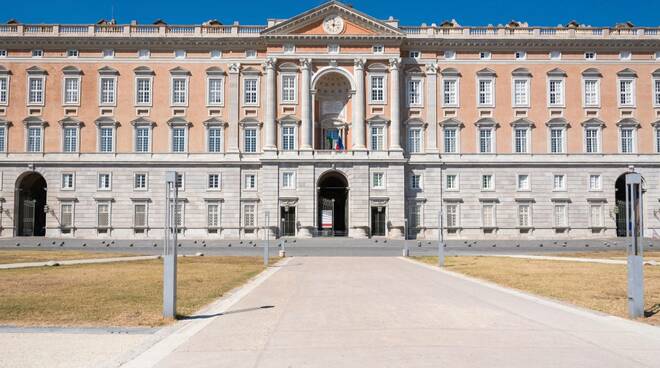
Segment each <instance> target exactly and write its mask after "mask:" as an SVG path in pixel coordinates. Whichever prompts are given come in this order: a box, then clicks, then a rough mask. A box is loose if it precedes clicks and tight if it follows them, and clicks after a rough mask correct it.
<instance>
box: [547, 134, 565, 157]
mask: <svg viewBox="0 0 660 368" xmlns="http://www.w3.org/2000/svg"><path fill="white" fill-rule="evenodd" d="M564 131H565V129H564V128H550V153H564Z"/></svg>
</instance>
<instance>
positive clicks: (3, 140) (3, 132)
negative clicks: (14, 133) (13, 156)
mask: <svg viewBox="0 0 660 368" xmlns="http://www.w3.org/2000/svg"><path fill="white" fill-rule="evenodd" d="M5 151H7V127H6V126H4V125H0V152H5Z"/></svg>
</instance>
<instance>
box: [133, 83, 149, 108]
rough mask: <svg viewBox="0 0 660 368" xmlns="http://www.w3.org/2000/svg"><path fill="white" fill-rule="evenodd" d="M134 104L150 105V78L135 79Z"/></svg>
mask: <svg viewBox="0 0 660 368" xmlns="http://www.w3.org/2000/svg"><path fill="white" fill-rule="evenodd" d="M135 104H136V105H151V78H137V79H136V80H135Z"/></svg>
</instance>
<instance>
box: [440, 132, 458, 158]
mask: <svg viewBox="0 0 660 368" xmlns="http://www.w3.org/2000/svg"><path fill="white" fill-rule="evenodd" d="M443 131H444V146H445V147H444V148H445V153H458V129H456V128H444V130H443Z"/></svg>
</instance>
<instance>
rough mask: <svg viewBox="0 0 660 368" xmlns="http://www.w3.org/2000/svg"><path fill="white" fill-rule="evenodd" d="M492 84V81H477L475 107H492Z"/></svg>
mask: <svg viewBox="0 0 660 368" xmlns="http://www.w3.org/2000/svg"><path fill="white" fill-rule="evenodd" d="M493 82H494V81H493V80H492V79H479V80H478V81H477V84H478V86H479V93H478V94H477V105H479V106H486V107H488V106H493Z"/></svg>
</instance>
